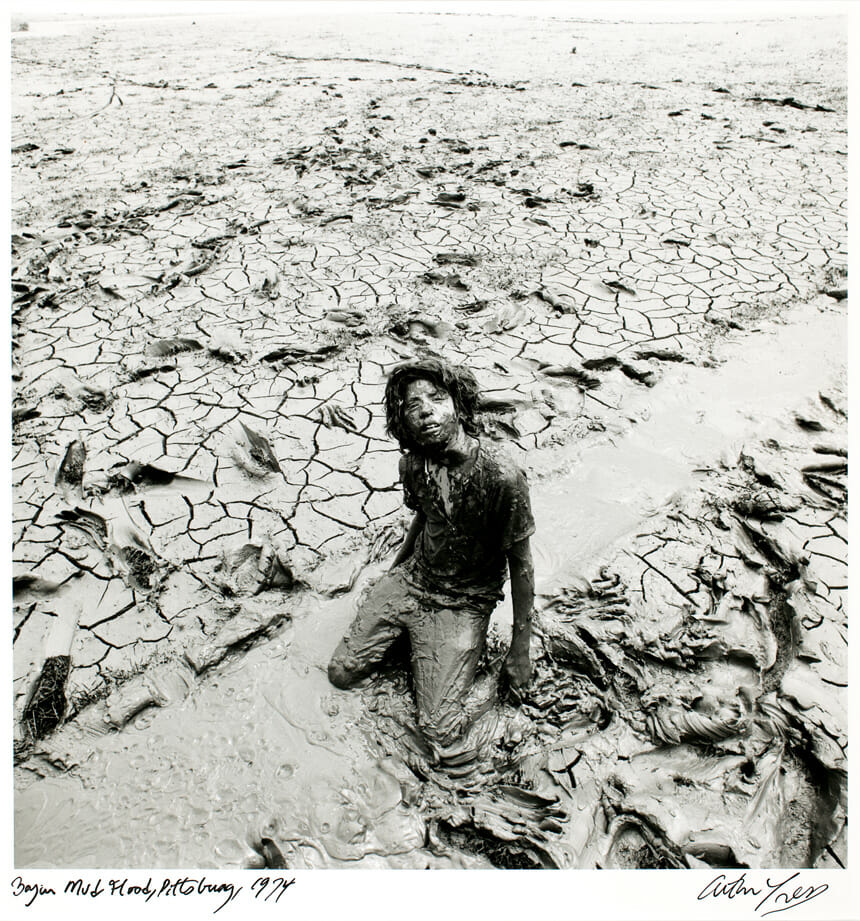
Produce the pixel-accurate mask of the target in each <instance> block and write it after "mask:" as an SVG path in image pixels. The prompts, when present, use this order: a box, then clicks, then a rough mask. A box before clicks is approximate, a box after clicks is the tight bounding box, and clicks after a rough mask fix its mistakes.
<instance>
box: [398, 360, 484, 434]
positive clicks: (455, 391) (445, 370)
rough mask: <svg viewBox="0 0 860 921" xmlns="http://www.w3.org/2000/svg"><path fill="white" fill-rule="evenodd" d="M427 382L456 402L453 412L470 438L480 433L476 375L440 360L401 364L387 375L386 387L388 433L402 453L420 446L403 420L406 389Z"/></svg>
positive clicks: (461, 367) (466, 369)
mask: <svg viewBox="0 0 860 921" xmlns="http://www.w3.org/2000/svg"><path fill="white" fill-rule="evenodd" d="M417 380H427V381H430V382H431V383H433V384H435V385H436V386H437V387H439V388H441V389H442V390H446V391H447V392H448V393H449V394H450V396H451V400H452V402H453V403H454V409H455V410H456V411H457V416H458V417H459V419H460V423H461V425H462V426H463V428H464V430H465V431H466V432H467V433H468V434H469V435H477V434H478V425H477V418H476V417H477V413H478V382H477V381H476V380H475V375H474V374H472V372H471V371H470V370H469V369H468V368H465V367H463V366H462V365H461V366H460V367H457V368H455V367H453V366H452V365H449V364H448V363H447V362H446V361H442V360H441V359H439V358H424V359H422V360H421V361H411V362H409V363H408V364H405V365H399V366H398V367H396V368H395V369H394V370H393V371H392V372H391V374H390V375H389V376H388V383H387V384H386V385H385V420H386V430H387V431H388V434H389V435H391V437H392V438H395V439H396V440H397V442H398V444H399V445H400V448H401V450H403V451H414V450H416V448H417V447H418V446H417V445H416V444H415V443H414V442H413V441H412V439H411V438H410V437H409V431H408V429H407V427H406V424H405V423H404V421H403V400H404V397H405V396H406V388H407V387H408V386H409V385H410V384H411V383H412V381H417Z"/></svg>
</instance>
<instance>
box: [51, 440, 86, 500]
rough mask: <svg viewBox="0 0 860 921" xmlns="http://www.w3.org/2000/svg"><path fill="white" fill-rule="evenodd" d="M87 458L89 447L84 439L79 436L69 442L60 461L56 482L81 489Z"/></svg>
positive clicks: (59, 484)
mask: <svg viewBox="0 0 860 921" xmlns="http://www.w3.org/2000/svg"><path fill="white" fill-rule="evenodd" d="M86 458H87V449H86V445H85V444H84V443H83V441H82V440H81V439H80V438H78V439H76V440H75V441H72V442H70V443H69V445H68V446H67V447H66V451H65V453H64V454H63V459H62V461H60V466H59V469H58V470H57V477H56V481H55V482H56V484H57V485H58V486H70V487H72V488H75V489H79V488H80V486H81V483H82V482H83V478H84V463H85V462H86Z"/></svg>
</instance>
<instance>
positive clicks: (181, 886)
mask: <svg viewBox="0 0 860 921" xmlns="http://www.w3.org/2000/svg"><path fill="white" fill-rule="evenodd" d="M295 882H296V880H295V878H293V879H285V878H284V877H281V876H260V877H257V878H256V879H255V880H254V882H253V883H252V884H251V886H250V891H251V892H252V893H253V897H254V899H256V900H258V901H261V902H271V904H277V903H278V901H280V898H281V896H282V895H283V894H284V893H285V892H286V891H287V889H289V888H290V886H293V885H295ZM61 888H62V891H61V893H60V895H61V896H66V897H67V898H92V899H98V898H101V897H102V896H105V897H107V898H111V897H113V898H118V897H120V898H121V897H132V898H141V899H143V901H144V902H149V901H150V900H151V899H163V898H181V897H183V896H185V897H188V896H191V897H194V896H197V897H214V898H215V899H216V900H217V902H218V904H217V907H216V908H214V909H213V912H212V913H213V914H218V912H219V911H221V909H222V908H226V907H227V906H228V905H230V903H231V902H233V901H234V900H236V899H238V898H239V895H240V893H241V892H242V890H243V888H244V887H243V886H237V885H234V884H233V883H229V882H218V881H214V880H212V879H207V878H206V877H205V876H202V877H200V878H199V879H198V878H196V877H191V876H183V877H179V878H171V877H165V878H164V879H161V880H154V879H153V877H151V876H150V877H149V878H148V879H147V880H146V882H145V883H142V882H137V881H133V880H132V879H130V878H129V877H124V878H122V879H109V880H103V879H101V878H98V879H95V880H85V879H70V880H68V881H67V882H66V883H65V885H64V886H63V887H61ZM12 895H13V896H15V897H16V898H20V899H22V900H23V904H24V906H25V907H27V908H29V907H30V906H31V905H32V904H33V903H34V902H35V901H36V899H38V898H39V897H40V896H42V897H47V896H57V890H56V889H54V888H52V887H51V886H46V885H43V884H42V883H41V882H38V881H36V882H30V881H26V880H25V879H24V878H23V877H22V876H16V877H15V879H13V880H12Z"/></svg>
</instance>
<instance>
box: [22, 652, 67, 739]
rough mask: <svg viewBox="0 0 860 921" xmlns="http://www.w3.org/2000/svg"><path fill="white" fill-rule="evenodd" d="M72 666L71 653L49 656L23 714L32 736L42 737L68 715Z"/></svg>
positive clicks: (27, 728) (25, 724)
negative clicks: (68, 695) (68, 684)
mask: <svg viewBox="0 0 860 921" xmlns="http://www.w3.org/2000/svg"><path fill="white" fill-rule="evenodd" d="M70 666H71V660H70V658H69V656H68V655H62V656H49V657H48V658H47V659H46V660H45V664H44V666H43V667H42V671H41V672H40V674H39V677H38V678H37V679H36V683H35V685H34V686H33V690H32V692H31V694H30V698H29V700H28V701H27V704H26V705H25V707H24V713H23V717H22V719H23V723H24V726H25V728H26V730H27V732H28V733H29V734H30V736H31V737H32V738H34V739H40V738H42V736H44V735H46V734H47V733H49V732H51V730H52V729H55V728H56V727H57V726H58V725H59V724H60V723H61V722H62V721H63V719H64V718H65V715H66V682H67V680H68V678H69V669H70Z"/></svg>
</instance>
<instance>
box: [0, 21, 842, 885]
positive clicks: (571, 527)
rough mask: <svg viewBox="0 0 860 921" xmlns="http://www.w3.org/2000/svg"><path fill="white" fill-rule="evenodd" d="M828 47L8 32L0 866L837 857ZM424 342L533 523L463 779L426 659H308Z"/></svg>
mask: <svg viewBox="0 0 860 921" xmlns="http://www.w3.org/2000/svg"><path fill="white" fill-rule="evenodd" d="M572 48H574V49H575V51H572V50H571V49H572ZM845 53H846V35H845V25H844V23H843V22H841V21H840V20H839V19H808V20H800V19H795V20H785V21H780V22H767V23H764V22H762V23H758V22H746V23H743V24H735V23H733V24H730V25H723V24H719V23H717V24H714V23H707V24H685V25H677V24H676V25H672V24H668V25H665V24H664V25H659V26H658V25H648V24H635V25H634V24H612V23H588V22H576V21H541V20H538V19H526V18H522V19H518V18H515V17H511V16H499V17H488V16H456V17H453V16H438V15H418V14H410V15H389V16H384V17H382V16H380V17H367V16H365V17H350V16H340V17H329V18H325V17H314V18H313V19H299V20H294V21H287V20H284V21H281V20H276V19H268V20H257V21H253V20H229V21H228V20H225V19H223V18H219V17H211V16H210V17H206V16H198V17H196V18H195V20H194V22H193V23H192V22H191V19H190V18H176V19H172V20H171V19H151V20H148V21H146V22H144V23H143V24H142V23H140V22H136V23H125V24H123V23H121V22H119V23H97V22H93V23H90V24H87V25H85V26H81V27H80V28H78V29H76V30H73V31H70V32H69V33H68V34H58V35H50V36H48V35H39V34H37V33H36V32H32V33H25V34H21V35H17V36H16V38H15V40H14V41H13V45H12V91H13V92H12V97H13V98H12V109H13V114H12V138H13V141H12V143H13V150H12V180H13V188H12V203H13V236H12V246H13V255H12V298H13V303H12V357H13V408H12V412H13V470H12V479H13V490H14V496H13V499H14V504H13V518H14V524H13V538H14V548H13V561H14V571H13V578H14V605H13V609H14V619H13V632H14V660H13V662H14V676H13V677H14V685H13V687H14V702H15V720H16V740H15V757H16V769H15V787H16V796H15V862H16V865H17V866H21V867H108V866H124V867H177V866H183V867H184V866H187V867H220V868H227V867H264V866H268V867H283V866H287V867H295V868H300V867H318V866H335V867H374V868H396V867H410V868H422V867H490V866H497V867H582V868H594V867H604V868H629V867H646V868H652V867H668V868H675V867H702V866H718V867H727V866H729V867H732V866H740V867H767V866H784V867H809V866H819V867H835V866H842V865H844V864H845V862H846V834H847V825H846V821H847V819H846V806H847V804H846V790H847V756H846V744H847V715H846V710H847V700H846V697H847V609H846V606H845V594H846V590H847V527H846V520H847V403H846V386H845V369H846V357H847V356H846V342H847V335H846V329H847V326H846V315H847V309H848V302H847V256H846V196H847V191H846V188H847V164H846V159H847V157H846V151H847V147H846V145H847V130H846V86H845V77H844V74H845ZM428 354H434V355H441V356H443V357H445V358H447V359H448V360H450V361H453V362H457V363H461V362H462V363H464V364H468V365H469V366H470V367H472V368H473V369H474V370H475V372H476V375H477V377H478V379H479V382H480V383H481V385H482V386H483V388H484V390H485V401H484V406H483V408H484V413H483V418H482V425H483V428H484V433H485V435H486V437H487V438H495V439H499V440H504V441H507V442H509V443H510V444H511V445H512V446H514V450H516V451H518V452H519V456H520V458H521V461H522V463H523V464H524V466H525V467H526V469H527V470H528V472H529V477H530V481H531V486H532V498H533V505H534V511H535V518H536V522H537V534H536V536H535V539H534V548H535V556H536V577H537V588H538V593H539V597H538V603H537V608H538V611H537V625H538V629H537V631H536V633H537V635H536V638H535V641H534V648H533V658H534V660H535V663H536V667H535V677H534V681H533V683H532V686H531V687H530V689H529V690H528V692H527V693H526V694H525V696H524V698H523V700H522V701H521V703H520V705H519V706H517V707H515V706H513V705H512V704H511V702H510V701H507V702H504V703H500V704H499V706H498V708H497V711H498V723H497V728H498V731H497V732H496V734H495V736H494V737H493V738H492V739H489V740H487V739H484V740H481V739H476V740H475V751H476V759H475V761H474V762H472V763H465V762H464V764H463V766H462V770H460V771H457V770H453V771H447V772H442V771H439V770H437V769H436V768H435V767H434V766H433V765H432V764H430V763H429V762H428V759H427V757H426V755H427V753H426V752H425V751H424V750H423V747H422V745H421V741H420V738H419V737H418V736H417V734H416V732H415V729H414V723H413V719H414V713H413V709H412V708H413V705H412V703H411V697H410V692H409V687H408V674H407V670H405V669H404V668H403V665H402V663H401V662H398V661H397V660H396V659H393V660H392V662H391V663H390V664H389V665H387V666H386V668H385V669H383V671H382V673H381V674H380V675H378V676H376V677H373V678H371V679H369V680H368V681H366V682H365V683H364V685H363V686H362V687H361V689H360V690H359V691H357V692H350V693H345V692H340V691H336V690H335V689H334V688H332V687H331V686H330V685H329V684H328V681H327V678H326V673H325V666H326V664H327V662H328V658H329V657H330V655H331V652H332V650H333V649H334V647H335V645H336V643H337V641H338V639H339V638H340V636H341V634H342V632H343V630H344V629H345V627H346V625H347V624H348V623H349V621H350V619H351V617H352V616H353V611H354V604H355V600H356V597H357V595H358V593H359V592H360V590H361V588H362V587H363V586H364V585H365V584H366V582H367V581H368V579H370V578H372V577H373V575H374V574H375V573H378V572H380V571H381V569H382V568H383V567H384V565H385V561H386V560H389V559H390V557H391V555H392V553H393V551H394V549H395V548H396V546H397V545H398V541H399V539H400V537H401V535H402V533H403V529H404V525H405V521H406V517H405V515H404V511H403V509H402V502H401V495H400V490H399V487H398V483H397V459H398V452H397V448H396V445H394V444H393V443H392V442H391V441H390V439H388V438H387V437H386V435H385V432H384V419H383V414H382V407H381V397H382V388H383V384H384V379H385V375H386V373H387V372H388V370H390V369H391V368H392V367H393V366H394V365H396V364H397V363H399V362H401V361H403V360H405V359H408V358H411V357H414V356H421V355H428ZM509 629H510V614H509V605H508V603H507V602H506V603H505V604H503V605H502V607H501V609H500V611H499V612H497V614H496V615H495V616H494V623H493V627H492V631H491V643H490V652H489V655H488V663H487V664H488V667H489V668H492V666H493V664H494V662H495V660H496V659H497V658H498V656H499V655H501V654H502V653H503V652H504V649H505V644H506V631H509Z"/></svg>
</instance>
